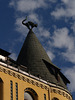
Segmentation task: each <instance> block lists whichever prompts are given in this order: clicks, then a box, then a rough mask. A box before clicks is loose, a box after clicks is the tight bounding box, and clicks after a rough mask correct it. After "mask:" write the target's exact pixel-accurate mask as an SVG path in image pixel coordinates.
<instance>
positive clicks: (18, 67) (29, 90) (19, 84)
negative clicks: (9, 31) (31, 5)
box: [0, 29, 72, 100]
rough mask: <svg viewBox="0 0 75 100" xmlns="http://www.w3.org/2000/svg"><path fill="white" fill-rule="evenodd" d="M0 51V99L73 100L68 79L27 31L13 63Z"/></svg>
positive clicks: (3, 51)
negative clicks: (68, 86) (68, 87)
mask: <svg viewBox="0 0 75 100" xmlns="http://www.w3.org/2000/svg"><path fill="white" fill-rule="evenodd" d="M9 55H10V53H9V52H7V51H5V50H2V49H0V100H72V96H71V93H70V92H69V91H68V89H67V83H70V82H69V80H68V79H67V78H66V77H65V76H64V75H63V74H62V73H61V71H60V69H59V68H58V67H57V66H55V65H54V64H53V63H52V62H51V60H50V59H49V57H48V55H47V53H46V52H45V50H44V48H43V47H42V45H41V43H40V42H39V40H38V39H37V37H36V36H35V34H34V33H33V31H32V29H29V33H28V35H27V37H26V39H25V41H24V44H23V46H22V48H21V51H20V53H19V56H18V58H17V60H16V61H14V60H13V59H11V58H10V57H9Z"/></svg>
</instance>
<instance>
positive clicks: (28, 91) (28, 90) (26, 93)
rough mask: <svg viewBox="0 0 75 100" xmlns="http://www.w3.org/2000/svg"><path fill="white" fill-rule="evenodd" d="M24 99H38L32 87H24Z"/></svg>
mask: <svg viewBox="0 0 75 100" xmlns="http://www.w3.org/2000/svg"><path fill="white" fill-rule="evenodd" d="M24 100H38V95H37V93H36V92H35V91H34V90H33V89H32V88H26V89H25V90H24Z"/></svg>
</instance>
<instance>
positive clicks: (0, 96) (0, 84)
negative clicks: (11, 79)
mask: <svg viewBox="0 0 75 100" xmlns="http://www.w3.org/2000/svg"><path fill="white" fill-rule="evenodd" d="M0 100H3V80H2V79H1V78H0Z"/></svg>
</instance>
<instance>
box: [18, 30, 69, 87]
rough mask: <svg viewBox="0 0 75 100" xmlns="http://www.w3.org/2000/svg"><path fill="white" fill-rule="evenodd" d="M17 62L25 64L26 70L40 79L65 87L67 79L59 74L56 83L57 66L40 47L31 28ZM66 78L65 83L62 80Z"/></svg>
mask: <svg viewBox="0 0 75 100" xmlns="http://www.w3.org/2000/svg"><path fill="white" fill-rule="evenodd" d="M17 62H18V63H19V64H21V65H24V66H27V68H28V71H29V72H30V73H31V74H32V75H34V76H37V77H38V76H40V77H41V78H42V79H44V80H46V81H49V82H51V83H55V84H59V85H61V86H63V87H66V85H65V84H66V83H68V82H69V81H68V80H67V79H66V78H65V77H62V75H61V74H60V75H59V76H60V82H59V83H58V80H57V77H56V73H58V72H60V71H59V68H58V67H56V66H54V65H53V64H52V62H51V60H50V59H49V57H48V55H47V53H46V52H45V50H44V48H43V47H42V45H41V43H40V42H39V40H38V39H37V37H36V35H35V34H34V33H33V31H32V30H30V31H29V33H28V35H27V37H26V39H25V41H24V44H23V46H22V48H21V51H20V53H19V56H18V58H17ZM64 79H65V80H66V81H65V83H64V81H63V80H64Z"/></svg>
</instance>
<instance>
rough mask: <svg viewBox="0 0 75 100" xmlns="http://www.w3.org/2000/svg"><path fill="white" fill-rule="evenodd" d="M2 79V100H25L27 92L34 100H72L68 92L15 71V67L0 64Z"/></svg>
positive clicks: (0, 88) (0, 90) (0, 93)
mask: <svg viewBox="0 0 75 100" xmlns="http://www.w3.org/2000/svg"><path fill="white" fill-rule="evenodd" d="M0 79H1V81H0V100H25V99H24V93H26V92H27V93H29V94H30V95H32V97H33V100H72V96H71V94H70V92H69V91H68V90H66V89H64V88H62V87H60V86H56V85H54V84H50V83H47V82H46V81H44V80H42V79H39V78H37V77H34V76H32V75H30V74H28V73H26V72H22V71H19V70H17V69H16V68H14V69H13V66H9V65H7V64H4V63H2V62H0ZM11 82H12V83H11ZM16 84H17V87H16ZM53 98H55V99H53ZM56 98H57V99H56Z"/></svg>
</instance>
